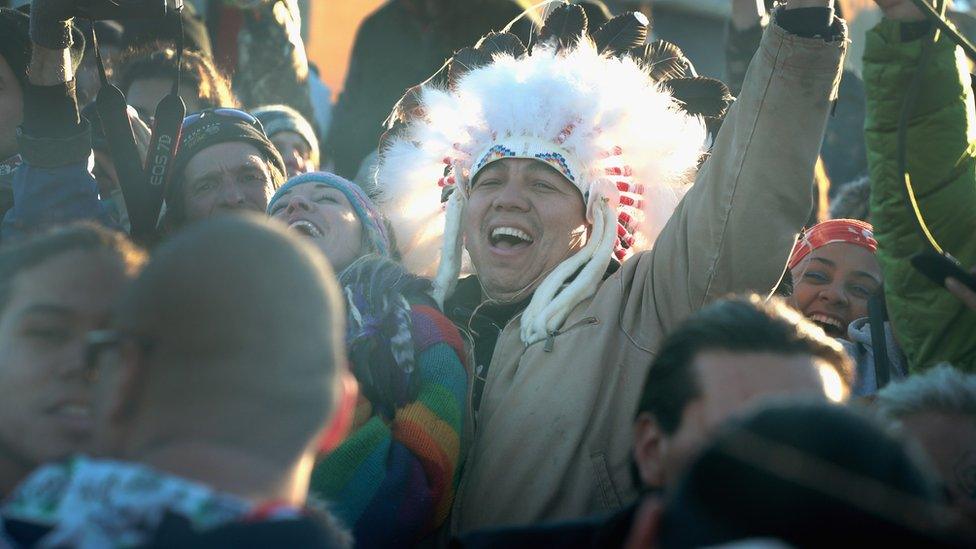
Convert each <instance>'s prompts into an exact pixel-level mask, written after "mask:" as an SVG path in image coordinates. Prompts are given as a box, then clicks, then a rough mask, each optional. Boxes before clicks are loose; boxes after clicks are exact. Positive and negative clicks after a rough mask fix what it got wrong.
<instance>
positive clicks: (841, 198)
mask: <svg viewBox="0 0 976 549" xmlns="http://www.w3.org/2000/svg"><path fill="white" fill-rule="evenodd" d="M870 199H871V180H870V179H869V178H868V176H864V177H859V178H857V179H855V180H854V181H851V182H850V183H847V184H845V185H842V187H841V190H840V192H838V193H837V196H835V197H834V200H833V202H831V204H830V217H831V218H832V219H859V220H861V221H865V222H867V223H870V222H871V214H870V212H869V211H868V207H869V205H870V204H869V200H870Z"/></svg>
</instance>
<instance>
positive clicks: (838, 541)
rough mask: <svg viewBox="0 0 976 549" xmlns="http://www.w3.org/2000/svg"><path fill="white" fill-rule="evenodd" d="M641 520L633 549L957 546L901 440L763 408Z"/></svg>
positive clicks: (796, 407) (834, 410)
mask: <svg viewBox="0 0 976 549" xmlns="http://www.w3.org/2000/svg"><path fill="white" fill-rule="evenodd" d="M730 494H734V496H732V497H731V499H730ZM655 507H657V508H658V509H657V511H655V509H654V508H655ZM639 515H640V518H639V526H638V527H636V528H635V529H634V530H633V531H632V537H631V539H630V540H629V543H630V544H631V545H629V546H632V547H648V546H655V547H661V548H664V549H669V548H675V547H703V546H718V545H723V544H731V543H734V542H737V541H738V542H746V541H749V542H751V543H759V541H758V540H763V542H764V543H765V544H771V546H786V547H833V546H879V547H896V546H898V547H905V546H911V547H923V546H924V547H933V546H934V547H942V546H954V544H951V542H952V541H955V540H953V539H952V538H950V537H949V536H950V534H949V532H948V527H949V520H950V510H949V509H948V508H947V507H945V505H944V504H943V499H942V494H941V493H940V492H939V490H938V485H937V483H936V482H935V480H934V478H933V477H932V475H931V472H930V471H929V470H928V469H927V468H926V467H925V466H924V463H922V462H920V461H919V460H918V459H917V458H916V456H915V455H914V454H913V453H912V452H911V451H910V450H909V449H906V448H905V446H904V444H903V443H902V441H900V440H898V439H895V438H893V437H891V436H890V435H888V434H886V433H885V432H884V429H883V427H882V426H881V425H880V424H878V423H875V422H873V421H870V420H869V418H866V417H863V416H861V415H859V414H857V413H855V412H852V411H850V410H847V409H845V408H842V407H839V406H826V405H823V404H815V403H808V404H788V403H777V404H770V405H768V406H767V407H766V408H764V409H761V410H759V411H757V412H755V413H754V414H752V415H751V416H749V417H746V418H743V419H741V420H737V421H736V422H735V423H733V424H731V425H729V426H728V427H726V428H725V429H723V430H722V431H721V432H720V433H719V434H718V435H717V436H716V437H715V438H713V440H712V441H711V442H710V443H709V444H708V445H707V446H706V448H705V449H704V450H703V451H702V453H701V455H700V456H699V457H698V459H696V460H695V461H694V463H692V464H691V467H690V468H689V469H688V471H687V473H686V475H685V476H684V478H683V479H682V480H681V481H680V482H679V483H678V484H677V487H676V490H675V491H674V492H673V494H672V495H671V496H670V497H666V498H665V500H664V503H663V515H662V514H661V511H660V503H656V502H653V501H649V502H648V503H646V504H645V506H644V507H643V508H642V509H641V511H639ZM655 542H656V543H655Z"/></svg>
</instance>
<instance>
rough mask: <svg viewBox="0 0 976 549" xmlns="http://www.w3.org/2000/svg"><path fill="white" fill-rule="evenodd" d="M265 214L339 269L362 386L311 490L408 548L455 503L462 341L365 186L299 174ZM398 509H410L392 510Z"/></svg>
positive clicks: (366, 534) (361, 533)
mask: <svg viewBox="0 0 976 549" xmlns="http://www.w3.org/2000/svg"><path fill="white" fill-rule="evenodd" d="M268 215H270V216H271V217H272V218H274V219H277V220H280V221H282V222H284V223H286V224H287V225H288V227H290V228H291V229H292V230H294V231H297V232H298V233H300V234H302V235H304V236H305V237H307V238H309V239H310V240H311V241H312V242H313V243H314V244H315V245H316V246H317V247H318V248H319V249H320V250H321V251H322V253H324V254H325V256H326V257H327V258H328V259H329V262H330V263H332V265H333V267H334V268H335V270H336V272H337V273H339V282H340V284H341V285H342V288H343V293H344V295H345V297H346V309H347V311H348V315H347V319H346V326H347V330H346V345H347V348H348V355H349V363H350V364H351V366H352V371H353V373H354V374H355V376H356V379H357V381H358V382H359V386H360V395H361V398H360V401H359V403H358V406H357V409H356V421H355V424H354V425H353V431H352V433H351V434H350V435H349V437H348V438H347V439H346V440H345V441H344V442H343V443H342V444H341V445H340V446H339V447H338V448H336V449H335V450H333V451H331V452H329V453H327V454H323V455H322V456H321V460H320V461H319V463H318V465H317V466H316V467H315V470H314V472H313V474H312V482H311V493H312V495H313V496H315V497H318V498H321V499H322V500H324V501H328V502H329V504H330V508H331V509H332V510H334V512H335V513H336V514H337V516H339V518H341V519H342V520H343V522H345V524H348V525H350V526H352V527H353V530H354V534H355V537H356V540H357V543H359V544H360V545H361V546H364V547H391V546H400V545H410V544H411V543H412V542H415V541H418V540H419V539H421V538H422V537H424V536H425V535H427V534H428V533H429V532H431V531H432V530H435V529H437V528H438V527H439V526H440V524H441V522H443V520H444V519H445V518H446V517H447V513H448V511H449V510H450V507H451V504H452V502H453V499H454V489H455V487H456V483H457V480H458V476H457V474H456V472H457V469H458V464H459V462H460V459H461V455H462V452H463V448H462V446H461V440H460V434H461V432H462V425H463V421H464V412H463V410H464V406H465V395H466V394H467V393H466V389H467V377H468V376H467V370H466V369H465V365H464V359H463V357H464V356H465V354H464V344H463V343H462V340H461V336H460V335H459V333H458V331H457V329H456V328H455V327H454V325H453V324H452V323H451V321H450V320H448V319H447V318H446V317H444V315H443V314H441V312H440V310H439V309H438V308H437V306H436V304H435V303H434V300H433V299H432V298H431V297H430V295H429V290H430V281H428V280H425V279H422V278H419V277H416V276H413V275H410V274H408V273H406V272H405V271H404V269H403V266H402V265H400V264H399V263H398V262H397V256H398V252H397V250H396V243H395V241H394V238H393V233H392V232H391V231H390V229H389V227H388V225H387V222H386V219H385V218H384V217H383V215H382V214H381V213H380V212H379V210H378V209H377V207H376V205H375V204H374V203H373V201H372V200H370V198H369V197H368V196H366V194H365V193H364V192H363V190H362V189H360V188H359V187H358V186H357V185H356V184H354V183H351V182H349V181H347V180H345V179H343V178H341V177H339V176H337V175H333V174H330V173H324V172H313V173H309V174H305V175H301V176H298V177H294V178H292V179H291V180H289V181H288V182H287V183H286V184H285V185H284V186H282V187H281V188H280V189H279V190H278V192H277V193H275V195H274V197H272V199H271V202H270V203H269V205H268ZM405 487H409V489H404V488H405ZM397 508H399V509H409V510H410V513H407V514H403V513H399V514H391V513H389V512H387V510H388V509H397Z"/></svg>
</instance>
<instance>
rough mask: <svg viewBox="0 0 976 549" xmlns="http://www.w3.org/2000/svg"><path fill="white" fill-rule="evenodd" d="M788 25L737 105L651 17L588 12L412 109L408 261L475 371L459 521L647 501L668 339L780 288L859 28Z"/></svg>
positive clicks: (489, 61)
mask: <svg viewBox="0 0 976 549" xmlns="http://www.w3.org/2000/svg"><path fill="white" fill-rule="evenodd" d="M775 19H776V24H774V25H770V28H769V29H768V30H767V31H766V34H765V37H764V38H763V42H762V45H761V47H760V49H759V52H758V53H757V54H756V57H755V59H754V60H753V62H752V66H751V67H750V69H749V72H748V74H747V77H746V81H745V84H744V87H743V89H742V93H741V95H740V97H739V98H738V100H737V101H736V102H735V104H734V105H733V106H732V107H731V108H730V109H728V112H727V113H725V112H724V111H725V110H726V109H725V107H727V106H728V103H729V100H730V98H729V96H728V94H727V89H726V88H724V87H723V86H721V85H719V84H718V83H716V82H714V81H709V80H707V79H701V78H698V77H696V76H695V74H694V69H693V68H692V67H691V66H690V63H688V62H687V61H686V60H685V59H684V57H683V56H682V55H681V53H680V51H679V50H677V48H675V47H674V46H671V45H670V44H666V43H661V42H656V43H654V44H648V45H645V43H644V42H645V40H646V36H647V20H646V19H644V18H643V16H641V15H640V14H636V13H631V14H625V15H622V16H618V17H617V18H614V19H612V20H610V21H609V22H607V23H606V24H605V25H603V26H602V27H601V28H600V29H598V30H596V31H595V32H593V33H592V34H591V37H592V40H591V39H589V38H581V37H583V36H586V34H587V29H586V21H585V16H584V15H583V14H582V10H581V9H580V8H578V7H576V6H560V7H558V8H556V9H555V10H553V11H552V13H551V14H550V16H549V18H548V19H547V21H546V25H545V26H544V27H543V28H542V29H541V31H540V32H539V34H538V36H537V39H536V40H535V41H534V43H533V44H532V47H531V53H529V52H527V51H526V48H525V47H524V46H523V45H522V44H521V43H520V42H519V41H518V40H517V39H516V38H515V37H513V36H511V35H507V34H504V33H503V34H492V35H489V36H487V37H485V38H483V39H482V41H481V42H479V44H478V45H477V46H476V47H474V48H465V49H464V50H461V51H459V52H457V53H456V54H455V56H454V58H453V60H452V61H451V62H450V63H449V64H447V65H446V66H445V69H444V70H442V71H441V72H440V73H438V74H437V75H435V76H434V77H433V78H432V79H431V80H429V81H428V82H427V83H425V84H424V85H421V86H418V87H416V88H413V89H412V90H410V91H409V92H408V93H407V95H406V96H404V99H402V100H401V102H400V103H399V104H398V105H397V108H396V109H395V110H394V114H393V116H392V117H391V120H392V122H393V127H392V129H391V131H390V132H389V134H388V135H387V136H386V137H385V139H384V145H383V149H382V157H381V162H380V166H379V168H378V172H377V182H378V184H379V187H380V188H381V189H383V191H384V192H385V193H386V195H385V196H384V197H382V200H384V201H385V202H386V207H387V211H388V212H389V213H390V215H391V217H392V218H393V221H394V223H395V225H396V226H397V227H398V229H400V232H399V234H398V238H399V240H400V241H401V244H402V249H403V250H404V252H405V262H406V264H407V266H408V267H411V268H413V269H414V270H416V271H418V272H421V273H423V272H425V271H426V272H428V273H429V274H433V273H434V266H435V265H438V264H439V267H436V277H435V294H436V295H435V297H437V298H438V299H439V300H441V302H442V303H443V304H444V310H445V313H446V314H447V315H449V316H450V317H452V319H453V320H454V321H455V322H456V323H457V324H458V325H459V326H460V327H461V328H462V329H463V330H464V331H465V332H466V333H467V334H468V335H469V336H470V343H471V345H472V354H473V362H472V363H473V364H474V365H475V368H476V370H475V372H474V374H475V375H474V376H472V377H473V386H472V391H471V413H472V418H473V422H471V423H473V425H474V432H473V434H471V433H469V435H470V436H473V440H472V443H471V445H470V446H469V448H470V450H469V452H468V457H467V461H466V463H465V464H464V467H463V477H462V479H461V483H460V486H459V488H458V493H457V497H456V501H455V507H454V513H453V518H452V529H453V531H454V532H455V533H457V532H466V531H469V530H472V529H476V528H481V527H487V526H498V525H507V524H519V523H523V524H524V523H531V522H537V521H541V520H554V519H566V518H574V517H579V516H583V515H587V514H592V513H598V512H603V511H611V510H615V509H617V508H619V507H620V506H622V505H624V504H626V503H629V500H631V499H632V498H633V497H634V496H635V494H636V491H635V488H634V486H633V485H632V484H631V477H630V470H629V464H630V457H629V456H630V448H631V440H632V435H631V422H630V420H631V418H632V417H633V414H634V410H635V409H636V405H637V400H638V397H639V392H640V388H641V384H642V382H643V379H644V377H645V374H646V372H647V369H648V367H649V365H650V363H651V360H652V358H653V357H654V354H655V350H656V349H657V347H658V345H659V343H660V341H661V339H662V338H663V337H664V335H665V334H666V333H667V332H668V331H669V330H670V329H671V328H672V327H674V326H675V324H676V323H678V322H679V321H681V320H682V319H684V318H685V317H686V316H688V315H689V314H690V313H691V312H693V311H695V310H697V309H698V308H700V307H701V306H702V305H703V304H705V303H707V302H708V301H710V300H712V299H714V298H717V297H719V296H723V295H725V294H728V293H730V292H741V291H747V290H752V291H760V292H764V291H765V292H771V291H772V289H773V288H775V287H776V285H777V282H778V280H779V279H780V277H781V275H782V273H783V270H784V267H785V265H786V260H787V258H788V256H789V254H790V251H791V249H792V247H793V242H794V239H795V236H796V234H797V233H798V232H799V231H800V230H801V229H802V227H803V224H804V222H805V221H806V220H807V218H808V217H809V213H810V211H811V209H812V207H813V204H812V190H811V182H812V181H813V169H814V164H815V162H816V159H817V154H818V152H819V148H820V142H821V139H822V137H823V131H824V126H825V124H826V120H827V114H828V111H829V109H830V104H831V101H832V99H833V98H834V96H835V93H836V87H837V82H838V80H839V76H840V70H841V66H842V61H843V57H844V53H845V51H846V44H847V41H846V28H845V26H844V23H843V21H841V20H839V19H837V18H835V17H834V14H833V11H832V10H831V8H830V0H787V2H786V5H785V6H783V7H781V8H780V10H779V11H777V13H776V14H775ZM723 115H724V122H723V121H722V117H723ZM719 123H721V124H722V129H721V131H718V126H719ZM705 155H709V156H708V158H707V160H705V161H704V163H703V164H702V163H701V161H702V159H703V158H704V157H705ZM699 165H700V167H699ZM692 182H693V183H694V184H693V185H690V183H692ZM652 246H653V247H652ZM438 248H440V249H441V252H440V259H439V263H438V261H437V255H438V253H437V249H438ZM465 252H466V255H467V256H468V259H469V261H468V259H466V258H465V257H464V256H465ZM465 270H470V271H473V273H475V274H474V275H473V276H468V277H466V278H463V279H461V280H460V281H459V280H458V277H459V276H460V274H461V273H462V272H463V271H465Z"/></svg>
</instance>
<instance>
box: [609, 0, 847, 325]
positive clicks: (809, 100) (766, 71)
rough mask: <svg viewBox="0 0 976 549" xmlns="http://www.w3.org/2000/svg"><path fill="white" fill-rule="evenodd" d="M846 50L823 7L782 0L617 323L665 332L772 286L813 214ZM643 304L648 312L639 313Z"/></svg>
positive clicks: (817, 1)
mask: <svg viewBox="0 0 976 549" xmlns="http://www.w3.org/2000/svg"><path fill="white" fill-rule="evenodd" d="M846 50H847V36H846V26H845V25H844V22H843V21H841V20H840V19H837V18H835V17H834V13H833V9H832V8H831V0H790V1H789V2H787V4H786V5H785V6H784V7H781V8H780V9H778V10H777V11H776V12H775V14H774V23H773V24H771V25H770V26H769V27H768V28H767V30H766V32H765V34H764V36H763V39H762V42H761V43H760V47H759V50H758V51H757V52H756V55H755V57H754V58H753V60H752V63H751V64H750V66H749V70H748V72H747V74H746V78H745V82H744V84H743V88H742V93H741V94H740V95H739V98H738V99H737V101H736V102H735V104H734V105H733V106H732V108H731V109H730V110H729V114H728V117H727V118H726V120H725V123H724V125H723V127H722V129H721V131H720V132H719V134H718V137H717V139H716V141H715V145H714V147H713V149H712V155H711V158H709V159H708V160H707V161H706V162H705V164H704V165H703V166H702V168H701V170H700V171H699V173H698V176H697V178H696V181H695V184H694V186H693V187H692V188H691V189H690V190H689V191H688V194H687V195H686V196H685V198H684V200H683V201H682V202H681V204H680V205H679V206H678V208H677V210H676V211H675V213H674V215H673V216H672V217H671V219H670V221H669V222H668V224H667V226H666V227H665V229H664V230H663V231H662V233H661V236H660V237H659V238H658V240H657V242H656V244H655V247H654V250H653V251H652V252H651V253H650V254H648V255H646V256H644V257H642V258H641V260H640V263H641V264H642V265H638V266H637V269H639V270H641V271H642V272H641V273H638V274H637V276H642V275H644V276H646V280H647V286H646V287H645V288H644V291H643V292H642V294H643V295H634V294H632V296H631V302H630V303H628V306H627V311H626V312H625V316H624V318H628V317H629V318H632V319H637V318H640V317H642V316H647V315H655V316H656V318H658V319H660V321H661V322H663V323H664V325H665V327H667V326H673V325H674V323H676V322H679V321H680V320H682V319H683V318H684V317H685V316H687V315H688V314H689V313H691V312H692V311H694V310H697V309H698V308H700V307H701V306H702V305H704V304H705V303H706V302H708V301H710V300H712V299H714V298H717V297H720V296H722V295H725V294H728V293H731V292H744V291H755V292H759V293H769V292H771V291H772V290H773V289H774V288H775V286H776V284H777V282H778V281H779V279H780V277H781V275H782V273H783V270H784V267H785V265H786V261H787V258H788V256H789V254H790V250H791V249H792V246H793V242H794V239H795V236H796V234H797V233H798V232H800V230H801V229H802V228H803V225H804V223H805V222H806V221H807V219H808V218H809V215H810V211H811V209H812V207H813V187H812V184H813V171H814V165H815V164H816V161H817V157H818V155H819V152H820V144H821V141H822V139H823V134H824V129H825V127H826V123H827V116H828V113H829V111H830V106H831V102H832V100H833V99H834V98H835V96H836V92H837V85H838V83H839V81H840V75H841V69H842V66H843V59H844V54H845V52H846ZM625 268H626V266H625ZM644 269H647V271H646V272H643V270H644ZM638 301H639V302H638ZM643 303H655V304H656V307H654V308H653V309H655V310H653V311H644V312H643V313H642V312H641V308H642V307H641V306H642V304H643Z"/></svg>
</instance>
